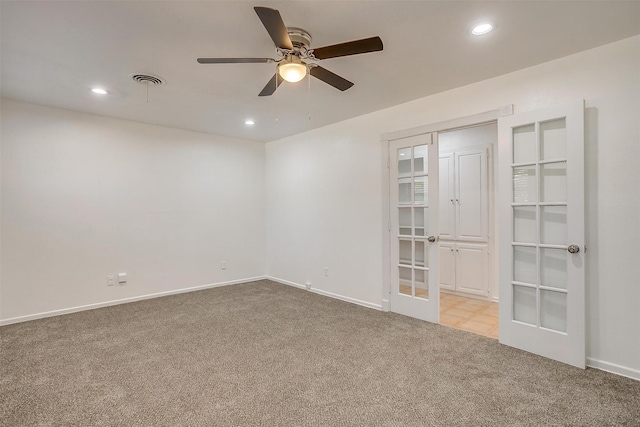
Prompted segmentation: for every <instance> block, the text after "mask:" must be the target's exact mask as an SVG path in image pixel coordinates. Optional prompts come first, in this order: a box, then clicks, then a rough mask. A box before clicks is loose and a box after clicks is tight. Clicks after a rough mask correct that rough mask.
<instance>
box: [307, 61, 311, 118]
mask: <svg viewBox="0 0 640 427" xmlns="http://www.w3.org/2000/svg"><path fill="white" fill-rule="evenodd" d="M309 71H311V70H309ZM307 80H308V83H307V87H308V89H309V98H308V100H307V104H308V105H307V107H308V108H309V117H308V120H311V73H307Z"/></svg>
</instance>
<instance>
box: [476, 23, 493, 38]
mask: <svg viewBox="0 0 640 427" xmlns="http://www.w3.org/2000/svg"><path fill="white" fill-rule="evenodd" d="M491 30H493V25H492V24H490V23H489V22H484V23H482V24H478V25H476V26H475V27H473V30H471V34H473V35H474V36H481V35H483V34H487V33H488V32H489V31H491Z"/></svg>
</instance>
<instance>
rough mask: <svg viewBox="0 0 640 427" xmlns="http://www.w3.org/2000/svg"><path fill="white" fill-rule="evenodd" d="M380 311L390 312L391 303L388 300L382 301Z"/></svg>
mask: <svg viewBox="0 0 640 427" xmlns="http://www.w3.org/2000/svg"><path fill="white" fill-rule="evenodd" d="M382 311H391V302H390V301H389V300H388V299H383V300H382Z"/></svg>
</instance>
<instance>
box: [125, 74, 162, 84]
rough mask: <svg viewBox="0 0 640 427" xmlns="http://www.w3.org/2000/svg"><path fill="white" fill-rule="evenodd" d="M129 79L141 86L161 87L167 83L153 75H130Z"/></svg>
mask: <svg viewBox="0 0 640 427" xmlns="http://www.w3.org/2000/svg"><path fill="white" fill-rule="evenodd" d="M129 77H131V78H132V79H133V81H135V82H138V83H141V84H149V85H154V86H160V85H163V84H165V83H166V82H165V81H164V79H163V78H162V77H158V76H154V75H151V74H141V73H133V74H129Z"/></svg>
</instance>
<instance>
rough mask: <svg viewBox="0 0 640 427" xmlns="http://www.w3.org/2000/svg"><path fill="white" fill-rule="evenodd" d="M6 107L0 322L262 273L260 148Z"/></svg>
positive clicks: (40, 109)
mask: <svg viewBox="0 0 640 427" xmlns="http://www.w3.org/2000/svg"><path fill="white" fill-rule="evenodd" d="M1 107H2V125H1V129H0V131H1V137H2V180H1V184H2V192H1V193H2V223H1V226H2V277H1V279H2V281H1V288H0V310H1V311H0V316H1V317H0V319H5V320H6V319H11V318H15V317H20V316H28V315H34V314H38V313H43V312H49V311H53V310H60V309H68V308H72V307H76V306H83V305H87V304H96V303H104V302H108V301H113V300H119V299H123V298H132V297H137V296H142V295H147V294H153V293H158V292H167V291H174V290H178V289H182V288H187V287H193V286H201V285H207V284H213V283H219V282H226V281H233V280H239V279H246V278H252V277H256V276H262V275H263V274H264V270H265V267H264V230H265V224H264V144H262V143H257V142H248V141H243V140H237V139H231V138H224V137H218V136H212V135H206V134H200V133H195V132H187V131H182V130H177V129H171V128H166V127H160V126H152V125H146V124H141V123H134V122H129V121H123V120H117V119H110V118H105V117H100V116H94V115H89V114H81V113H76V112H71V111H67V110H61V109H56V108H48V107H42V106H36V105H32V104H25V103H19V102H14V101H9V100H2V104H1ZM222 260H226V261H227V263H228V269H227V270H224V271H223V270H221V269H220V264H221V261H222ZM118 272H126V273H127V274H128V276H129V281H128V283H127V285H125V286H114V287H108V286H107V284H106V279H107V275H114V274H117V273H118Z"/></svg>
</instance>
